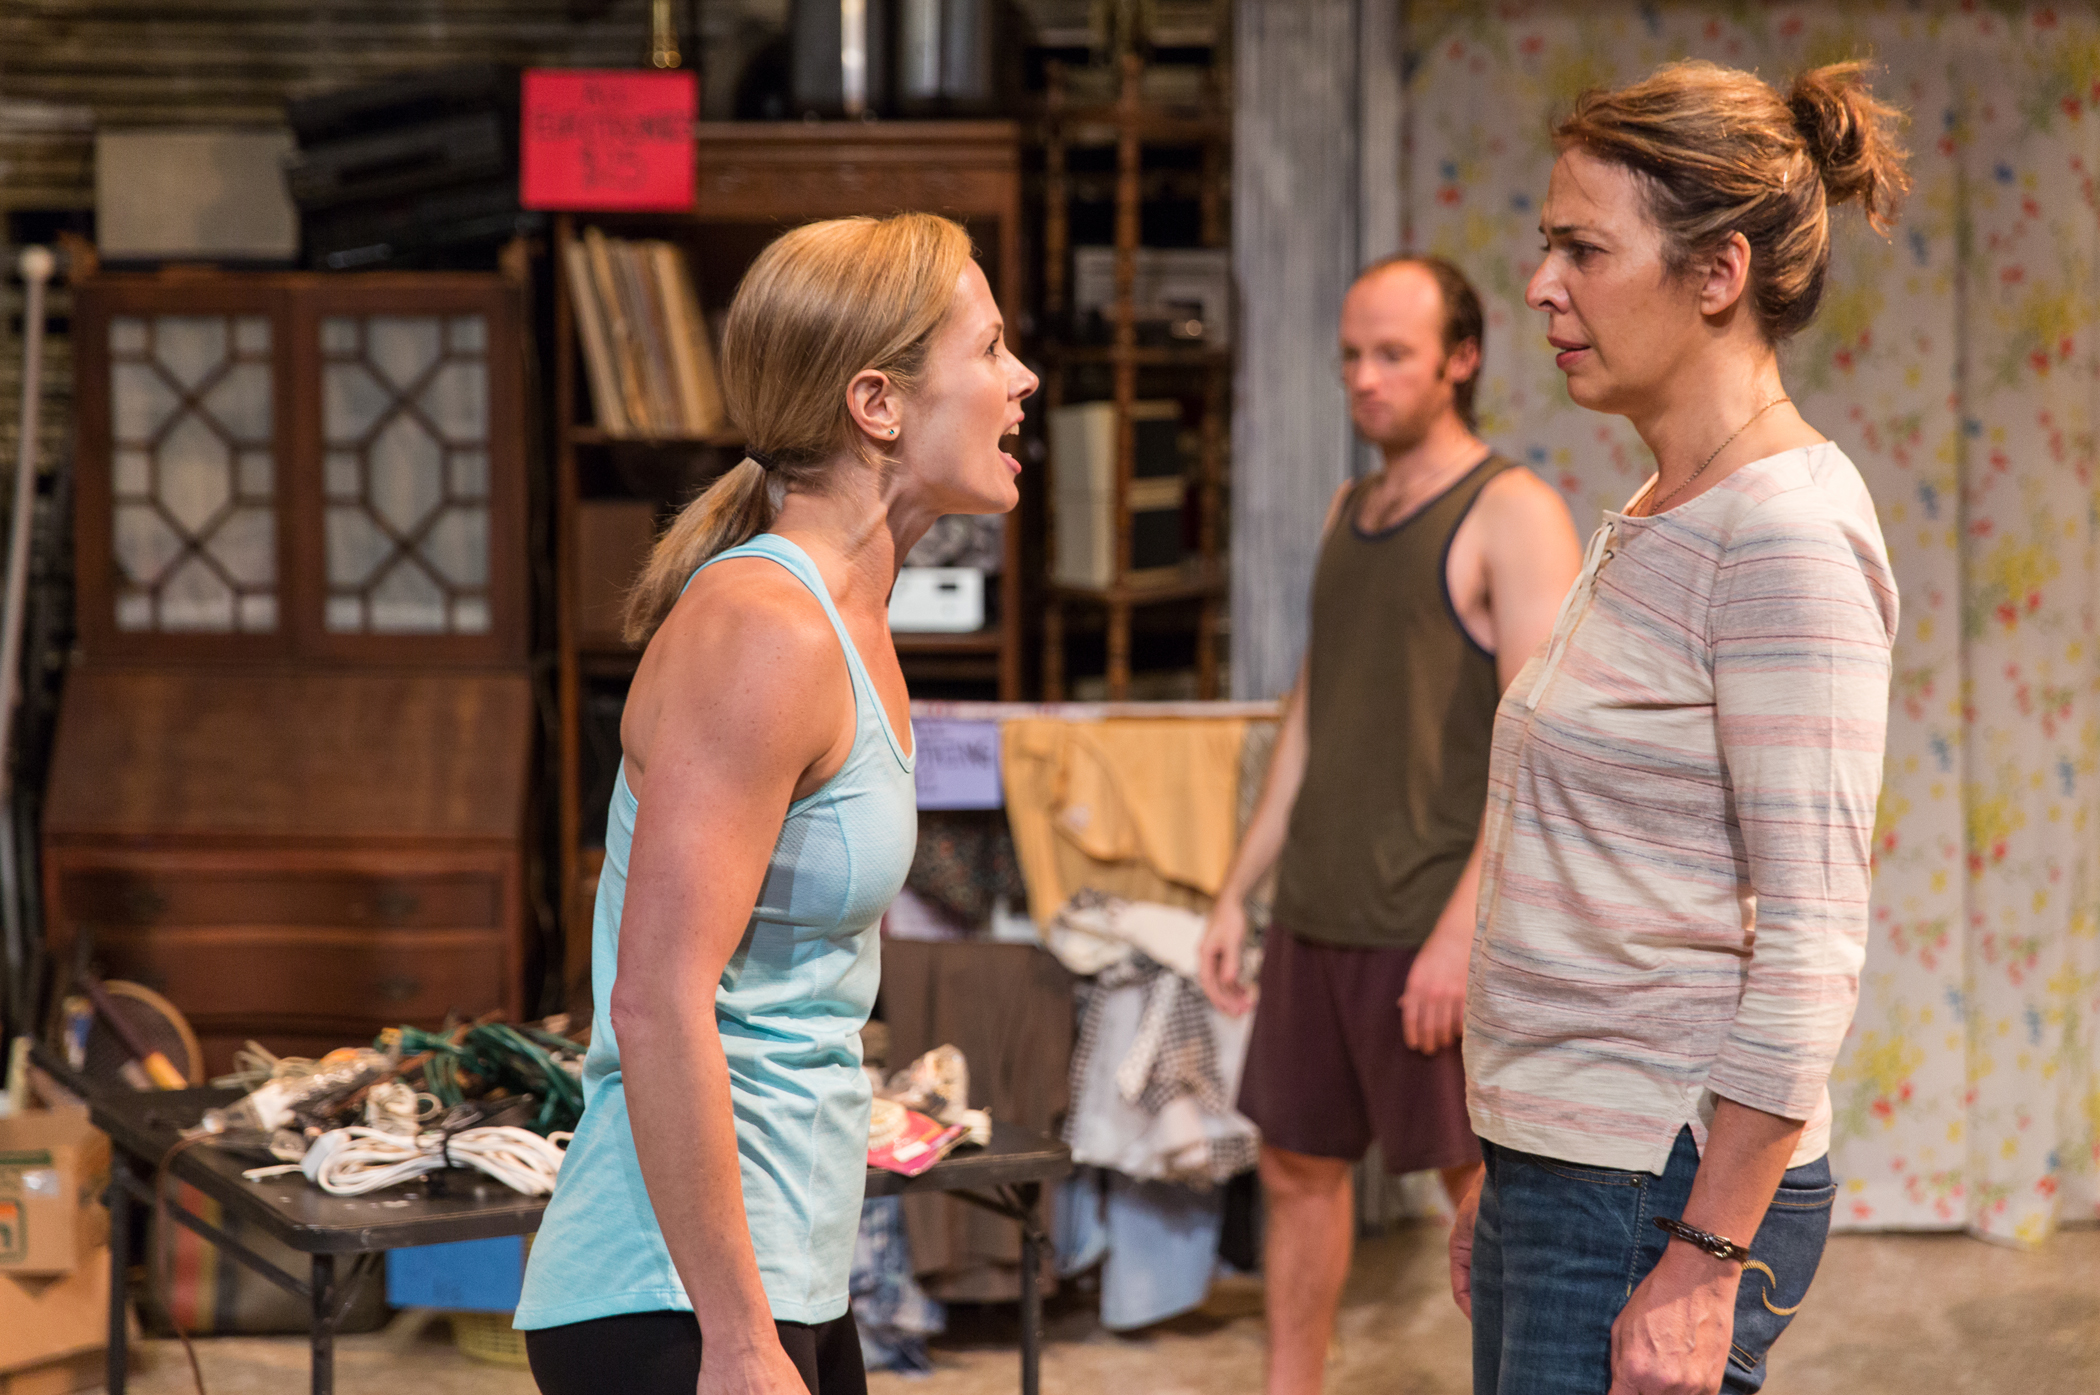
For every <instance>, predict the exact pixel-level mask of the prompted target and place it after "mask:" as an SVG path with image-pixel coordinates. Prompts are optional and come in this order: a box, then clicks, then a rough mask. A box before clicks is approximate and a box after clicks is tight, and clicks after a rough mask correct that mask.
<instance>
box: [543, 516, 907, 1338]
mask: <svg viewBox="0 0 2100 1395" xmlns="http://www.w3.org/2000/svg"><path fill="white" fill-rule="evenodd" d="M732 557H764V558H768V559H770V560H772V561H774V562H778V563H779V564H780V565H781V566H783V567H785V568H787V569H788V570H789V571H790V572H793V573H794V574H795V576H796V577H797V578H799V579H800V580H801V582H802V584H803V585H805V586H807V587H808V588H809V589H810V591H811V593H812V594H814V595H815V596H816V598H817V600H818V602H819V603H820V604H822V605H823V607H824V614H825V615H826V616H828V617H830V620H831V627H832V629H833V630H835V631H836V632H837V633H838V638H839V645H840V647H841V648H843V649H844V650H845V652H846V668H847V670H848V671H849V672H850V674H851V675H852V680H853V707H854V734H853V749H852V751H851V752H850V753H849V754H848V755H847V757H846V763H845V765H844V766H843V767H841V768H840V770H839V772H838V774H836V775H834V776H832V777H831V779H830V780H828V781H826V782H825V784H824V787H823V788H822V789H820V790H818V791H817V792H816V793H814V794H812V795H810V796H808V797H807V798H804V799H798V800H796V801H795V802H794V803H793V804H791V805H789V806H788V812H787V820H786V822H785V823H783V824H782V825H781V829H780V838H779V841H777V842H776V843H775V844H774V845H773V859H772V863H771V865H770V866H769V867H768V868H767V871H766V878H765V884H764V886H763V888H762V890H761V891H760V892H759V897H758V904H757V906H756V907H755V908H754V909H753V910H752V913H751V923H750V925H749V927H748V928H747V929H746V930H745V931H744V938H743V941H742V943H740V944H739V945H738V946H737V949H736V953H735V954H733V955H732V956H731V957H730V960H729V963H728V966H727V967H726V968H724V969H723V971H722V982H721V986H720V987H719V988H717V989H716V991H715V1024H716V1026H717V1027H718V1028H719V1029H720V1030H721V1033H722V1048H723V1050H724V1052H726V1053H727V1055H728V1058H729V1086H730V1097H731V1103H732V1106H733V1108H734V1110H735V1113H736V1140H737V1158H738V1162H739V1164H740V1171H741V1173H742V1185H743V1191H744V1211H745V1214H746V1215H747V1216H748V1217H749V1218H750V1222H751V1243H752V1247H753V1249H754V1250H755V1251H756V1252H757V1255H758V1271H759V1277H760V1278H761V1279H762V1280H763V1282H764V1284H765V1290H766V1298H767V1300H768V1302H769V1304H770V1305H771V1307H772V1310H773V1317H774V1319H775V1320H776V1321H783V1322H808V1323H817V1322H829V1321H831V1320H832V1319H833V1318H836V1317H840V1316H843V1315H844V1313H845V1311H846V1307H847V1287H846V1283H847V1277H848V1274H849V1272H850V1270H851V1269H852V1265H853V1240H854V1235H855V1233H856V1231H857V1229H858V1227H859V1223H860V1205H861V1193H862V1188H863V1184H864V1182H865V1180H866V1168H867V1151H868V1098H869V1092H868V1081H867V1077H866V1076H865V1075H864V1074H862V1072H861V1063H860V1029H861V1028H862V1027H863V1026H865V1025H866V1023H867V1020H868V1012H869V1009H870V1008H872V1007H873V1006H874V1003H875V990H876V987H877V985H878V984H879V982H880V980H881V976H882V969H881V937H880V936H879V935H878V934H877V933H876V928H875V927H876V923H877V921H878V920H879V919H880V918H881V916H882V913H883V910H884V909H885V908H886V907H888V905H889V903H890V901H891V900H892V899H893V898H894V897H895V896H896V894H897V891H898V889H899V888H900V887H902V886H903V885H904V874H905V873H906V871H908V870H909V869H910V867H911V859H912V850H913V848H914V847H915V846H916V844H917V841H918V809H917V800H916V796H915V793H914V790H913V786H912V760H913V758H912V757H911V756H907V755H906V754H905V753H904V748H903V747H902V746H901V745H900V744H899V743H898V741H897V738H896V734H895V733H894V732H893V731H891V729H890V724H889V719H888V717H887V716H886V715H885V714H884V711H883V707H882V700H881V698H880V697H879V696H877V694H876V692H875V685H874V683H873V682H871V681H870V680H869V678H868V671H867V669H866V667H865V666H863V665H862V663H861V661H860V654H859V653H858V652H857V651H856V650H855V649H854V647H853V641H852V639H851V638H850V637H849V636H848V635H847V633H846V627H845V625H844V624H843V623H841V622H840V620H839V613H838V610H837V608H836V607H835V606H833V605H832V603H831V596H830V594H829V593H828V592H827V591H826V590H825V589H824V579H823V577H822V576H820V575H819V574H818V572H817V568H816V565H815V564H814V563H812V562H811V561H810V560H809V555H808V554H807V553H805V552H803V551H802V549H801V548H799V547H797V546H795V545H794V544H793V543H791V542H789V541H788V540H787V539H785V538H783V537H780V536H778V535H776V534H772V533H762V534H760V535H759V536H758V537H756V538H753V539H752V540H751V541H750V542H748V543H745V544H744V545H743V546H741V547H734V548H731V549H729V550H728V551H726V552H723V553H721V554H719V555H718V556H716V557H715V558H714V559H712V560H711V561H710V562H709V563H708V564H707V565H708V566H713V565H714V564H715V563H716V562H721V561H726V560H727V559H729V558H732ZM701 570H702V571H705V570H706V567H703V568H701ZM694 575H695V576H697V575H699V573H698V572H695V573H694ZM687 584H688V585H690V584H691V583H690V582H688V583H687ZM635 807H636V806H635V798H634V794H633V793H632V791H630V790H629V789H628V787H627V774H626V770H625V768H624V766H623V768H622V770H621V773H620V777H619V779H618V781H617V782H616V783H615V785H614V787H613V796H612V810H611V812H610V814H609V816H608V817H607V820H606V829H605V869H604V871H603V872H602V873H601V874H600V875H599V879H598V904H597V910H596V914H595V917H594V920H593V927H592V935H591V983H592V985H593V996H594V997H595V998H596V1000H597V1005H596V1011H595V1014H594V1016H593V1019H592V1023H591V1047H590V1051H589V1053H588V1054H587V1055H586V1056H585V1058H584V1065H583V1095H584V1111H583V1122H582V1123H581V1124H579V1125H578V1126H577V1129H576V1137H575V1139H574V1141H572V1142H571V1143H570V1144H569V1151H568V1156H567V1157H566V1158H565V1159H564V1160H563V1161H562V1166H561V1177H560V1181H559V1184H558V1185H557V1186H556V1187H555V1189H554V1197H553V1200H552V1201H550V1202H549V1203H548V1206H547V1214H546V1218H545V1220H544V1221H542V1223H541V1225H540V1233H539V1237H538V1238H537V1239H536V1240H535V1241H534V1242H533V1248H532V1259H531V1262H530V1263H529V1264H528V1265H527V1267H526V1271H525V1292H524V1296H523V1299H522V1300H521V1301H520V1302H519V1304H518V1313H517V1319H516V1324H517V1326H518V1327H520V1328H525V1329H532V1328H540V1327H557V1326H561V1325H562V1324H565V1323H571V1322H583V1321H586V1320H588V1319H591V1318H600V1317H609V1316H612V1315H613V1314H616V1313H636V1312H652V1311H658V1310H662V1309H667V1308H675V1309H684V1310H686V1311H690V1310H691V1309H692V1306H693V1305H692V1302H691V1300H690V1299H688V1298H687V1297H686V1293H685V1287H684V1285H683V1284H681V1283H680V1282H679V1279H678V1272H677V1270H676V1269H674V1268H673V1267H672V1265H671V1255H670V1252H669V1250H667V1249H666V1248H665V1247H664V1238H663V1232H662V1231H661V1230H660V1229H659V1228H658V1227H657V1223H656V1212H655V1211H654V1210H653V1209H652V1208H651V1207H650V1205H649V1194H648V1191H647V1190H646V1188H644V1186H643V1184H642V1173H641V1167H640V1165H639V1164H638V1163H637V1162H636V1161H635V1152H634V1135H633V1134H632V1132H631V1131H630V1130H629V1128H628V1122H627V1092H626V1089H625V1087H624V1086H623V1084H622V1083H621V1074H620V1046H619V1042H618V1041H617V1040H616V1039H615V1037H614V1035H613V1027H612V1017H611V1011H610V1006H609V1005H610V1003H611V1001H612V988H613V980H614V976H615V974H616V973H617V972H618V969H619V951H620V907H621V903H622V902H623V901H624V899H625V897H626V893H627V854H628V847H629V844H630V843H631V842H632V840H633V837H634V813H635ZM723 1180H724V1182H726V1180H727V1179H723ZM714 1184H716V1183H715V1181H714V1179H709V1180H708V1182H707V1183H705V1185H714Z"/></svg>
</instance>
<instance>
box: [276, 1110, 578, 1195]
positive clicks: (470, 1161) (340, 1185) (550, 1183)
mask: <svg viewBox="0 0 2100 1395" xmlns="http://www.w3.org/2000/svg"><path fill="white" fill-rule="evenodd" d="M569 1137H570V1135H569V1134H567V1133H553V1134H549V1135H547V1136H546V1137H544V1138H542V1137H541V1136H540V1135H539V1134H536V1133H534V1132H532V1130H530V1129H521V1128H516V1127H513V1126H511V1125H507V1124H490V1125H483V1126H482V1127H480V1128H473V1129H463V1130H461V1131H460V1132H458V1133H445V1132H442V1131H436V1132H427V1133H417V1134H402V1133H391V1132H388V1131H386V1130H384V1129H376V1128H370V1127H367V1126H366V1125H363V1124H354V1125H352V1126H350V1127H348V1128H341V1129H330V1130H329V1131H328V1132H326V1133H324V1134H322V1135H321V1136H320V1137H319V1138H317V1139H315V1140H314V1141H313V1142H312V1143H311V1144H310V1145H309V1146H308V1147H307V1150H306V1157H305V1159H304V1160H303V1161H301V1162H299V1163H296V1164H291V1165H286V1166H280V1167H258V1168H253V1169H250V1170H249V1171H247V1172H244V1173H242V1174H241V1175H242V1176H243V1177H245V1178H247V1179H248V1180H249V1181H251V1182H253V1181H259V1180H260V1179H262V1178H265V1177H282V1176H284V1175H286V1174H288V1173H293V1172H303V1173H305V1174H306V1178H307V1180H308V1181H310V1182H312V1183H313V1184H314V1185H315V1186H317V1187H319V1188H321V1189H322V1190H323V1191H325V1192H329V1193H331V1194H332V1195H335V1196H363V1195H364V1194H365V1193H366V1192H376V1191H378V1190H380V1189H381V1188H382V1187H391V1186H393V1185H395V1184H396V1183H398V1182H407V1181H411V1180H413V1179H415V1178H417V1177H421V1176H423V1175H424V1174H426V1173H431V1172H437V1171H440V1170H441V1169H444V1168H447V1167H459V1166H464V1167H471V1168H474V1169H475V1170H476V1171H479V1172H482V1173H485V1174H487V1175H488V1176H490V1177H493V1178H495V1179H496V1180H497V1181H498V1182H501V1183H502V1184H503V1185H504V1186H506V1187H509V1188H510V1189H511V1190H512V1191H516V1192H523V1193H524V1194H525V1195H526V1196H545V1195H547V1194H548V1193H549V1192H551V1191H553V1190H554V1178H555V1175H556V1174H557V1173H559V1172H560V1171H561V1160H562V1148H561V1146H560V1145H562V1144H565V1143H567V1142H568V1140H569Z"/></svg>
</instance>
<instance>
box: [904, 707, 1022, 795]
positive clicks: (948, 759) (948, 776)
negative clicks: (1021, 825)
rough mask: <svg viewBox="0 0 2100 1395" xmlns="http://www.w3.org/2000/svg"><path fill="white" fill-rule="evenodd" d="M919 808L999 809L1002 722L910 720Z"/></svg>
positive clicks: (935, 718)
mask: <svg viewBox="0 0 2100 1395" xmlns="http://www.w3.org/2000/svg"><path fill="white" fill-rule="evenodd" d="M912 735H913V736H914V737H915V738H917V740H918V743H919V746H918V752H917V756H918V760H917V771H916V778H917V781H918V786H919V807H920V808H921V809H999V808H1003V807H1005V804H1006V791H1005V788H1004V787H1003V786H1002V785H1001V784H1000V782H999V724H998V723H997V722H961V721H953V720H949V719H945V718H939V717H934V718H926V719H923V720H921V721H917V722H913V723H912Z"/></svg>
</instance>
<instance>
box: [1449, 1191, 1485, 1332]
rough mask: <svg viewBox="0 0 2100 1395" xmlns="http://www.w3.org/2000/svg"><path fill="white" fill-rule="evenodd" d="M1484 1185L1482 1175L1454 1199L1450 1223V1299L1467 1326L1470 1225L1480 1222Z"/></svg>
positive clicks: (1470, 1285)
mask: <svg viewBox="0 0 2100 1395" xmlns="http://www.w3.org/2000/svg"><path fill="white" fill-rule="evenodd" d="M1477 1171H1478V1169H1476V1172H1477ZM1484 1181H1485V1174H1481V1175H1479V1176H1476V1177H1474V1179H1473V1187H1472V1189H1471V1190H1470V1191H1468V1192H1467V1193H1466V1194H1465V1195H1464V1196H1462V1197H1460V1198H1459V1199H1458V1216H1457V1218H1456V1219H1454V1220H1453V1221H1452V1222H1451V1297H1452V1298H1453V1299H1455V1300H1456V1301H1457V1303H1458V1310H1459V1311H1460V1312H1462V1313H1464V1314H1465V1315H1466V1321H1468V1322H1471V1321H1472V1320H1473V1223H1474V1222H1475V1221H1477V1220H1479V1219H1480V1188H1481V1186H1482V1185H1483V1183H1484Z"/></svg>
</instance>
